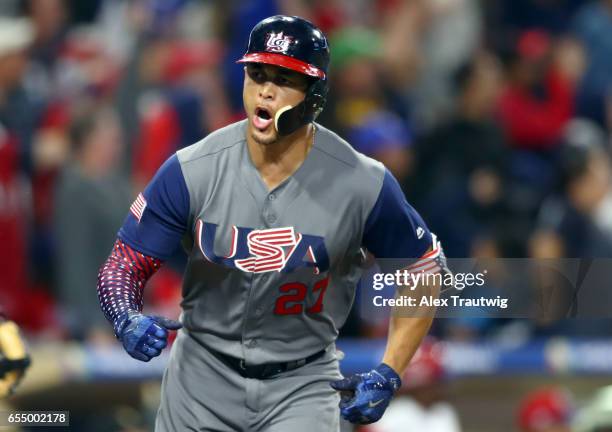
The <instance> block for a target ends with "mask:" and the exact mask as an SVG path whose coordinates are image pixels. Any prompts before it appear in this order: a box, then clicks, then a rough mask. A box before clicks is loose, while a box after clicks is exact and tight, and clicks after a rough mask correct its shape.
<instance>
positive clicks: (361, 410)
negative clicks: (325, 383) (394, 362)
mask: <svg viewBox="0 0 612 432" xmlns="http://www.w3.org/2000/svg"><path fill="white" fill-rule="evenodd" d="M330 385H331V386H332V388H333V389H335V390H338V391H339V392H340V393H341V398H340V414H341V415H342V418H344V419H345V420H348V421H349V422H351V423H355V424H369V423H374V422H376V421H378V420H380V418H381V417H382V416H383V414H384V413H385V410H386V409H387V406H389V402H391V398H392V397H393V394H394V393H395V391H396V390H397V389H398V388H400V386H401V385H402V380H401V379H400V377H399V375H398V374H397V373H396V372H395V371H394V370H393V369H392V368H391V367H389V366H387V365H386V364H384V363H381V364H380V365H379V366H378V367H377V368H376V369H372V370H371V371H370V372H366V373H360V374H356V375H351V376H350V377H348V378H344V379H341V380H339V381H333V382H331V383H330Z"/></svg>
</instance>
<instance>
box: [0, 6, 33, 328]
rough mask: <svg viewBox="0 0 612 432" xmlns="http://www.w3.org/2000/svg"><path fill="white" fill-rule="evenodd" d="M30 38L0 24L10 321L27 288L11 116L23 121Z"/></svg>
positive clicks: (1, 198)
mask: <svg viewBox="0 0 612 432" xmlns="http://www.w3.org/2000/svg"><path fill="white" fill-rule="evenodd" d="M32 38H33V32H32V28H31V25H30V23H29V22H28V21H27V20H22V19H13V18H0V244H2V247H1V248H0V275H2V276H1V280H0V285H1V286H2V290H0V303H2V304H3V305H4V306H5V308H6V312H7V314H10V315H11V316H13V317H14V316H16V315H17V308H18V307H19V304H18V303H19V300H20V298H18V296H17V294H18V293H20V292H23V290H25V289H26V288H27V286H28V281H27V278H26V269H27V267H28V265H27V262H26V238H27V231H26V229H27V228H28V227H27V226H26V223H27V214H28V213H27V211H28V206H27V202H26V196H27V184H26V183H25V179H24V178H23V170H22V163H21V162H22V160H21V157H20V156H21V150H22V144H23V141H22V140H23V134H21V133H20V132H21V130H20V126H21V125H23V124H24V122H23V120H21V121H20V118H19V117H16V115H19V116H26V117H27V114H26V113H24V112H23V111H22V110H23V109H25V108H26V107H27V106H28V103H27V99H26V97H25V95H24V93H23V92H22V89H21V87H20V83H21V77H22V75H23V73H24V70H25V68H26V66H27V57H26V53H25V49H26V48H27V47H28V46H29V44H30V43H31V41H32Z"/></svg>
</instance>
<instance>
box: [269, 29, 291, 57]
mask: <svg viewBox="0 0 612 432" xmlns="http://www.w3.org/2000/svg"><path fill="white" fill-rule="evenodd" d="M292 43H293V38H292V37H291V36H285V35H284V34H283V32H280V33H268V35H267V36H266V51H270V52H275V53H283V54H285V53H286V52H287V50H289V46H290V45H291V44H292Z"/></svg>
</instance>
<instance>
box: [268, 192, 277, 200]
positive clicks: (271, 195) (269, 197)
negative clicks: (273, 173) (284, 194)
mask: <svg viewBox="0 0 612 432" xmlns="http://www.w3.org/2000/svg"><path fill="white" fill-rule="evenodd" d="M268 199H269V200H270V201H274V200H275V199H276V195H275V194H273V193H271V194H270V195H268Z"/></svg>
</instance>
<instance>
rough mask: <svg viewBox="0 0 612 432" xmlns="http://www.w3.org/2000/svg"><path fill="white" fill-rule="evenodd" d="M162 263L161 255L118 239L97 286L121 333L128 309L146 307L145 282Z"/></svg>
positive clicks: (111, 320)
mask: <svg viewBox="0 0 612 432" xmlns="http://www.w3.org/2000/svg"><path fill="white" fill-rule="evenodd" d="M162 263H163V262H162V261H161V260H160V259H158V258H153V257H151V256H148V255H144V254H142V253H140V252H138V251H136V250H134V249H132V248H131V247H130V246H128V245H127V244H125V243H124V242H123V241H122V240H117V241H116V242H115V245H114V247H113V250H112V252H111V254H110V256H109V257H108V259H107V260H106V262H105V263H104V265H103V266H102V268H101V269H100V272H99V274H98V286H97V290H98V299H99V300H100V306H101V307H102V311H103V312H104V315H105V316H106V319H107V320H108V321H110V323H111V324H112V325H113V328H114V330H115V334H116V335H117V336H118V335H119V334H120V333H121V330H122V326H123V323H124V322H125V317H126V316H127V314H128V312H140V311H142V307H143V302H142V297H143V291H144V286H145V284H146V282H147V280H148V279H149V278H150V277H151V276H153V274H154V273H155V272H156V271H157V270H158V269H159V267H160V266H161V265H162Z"/></svg>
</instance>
